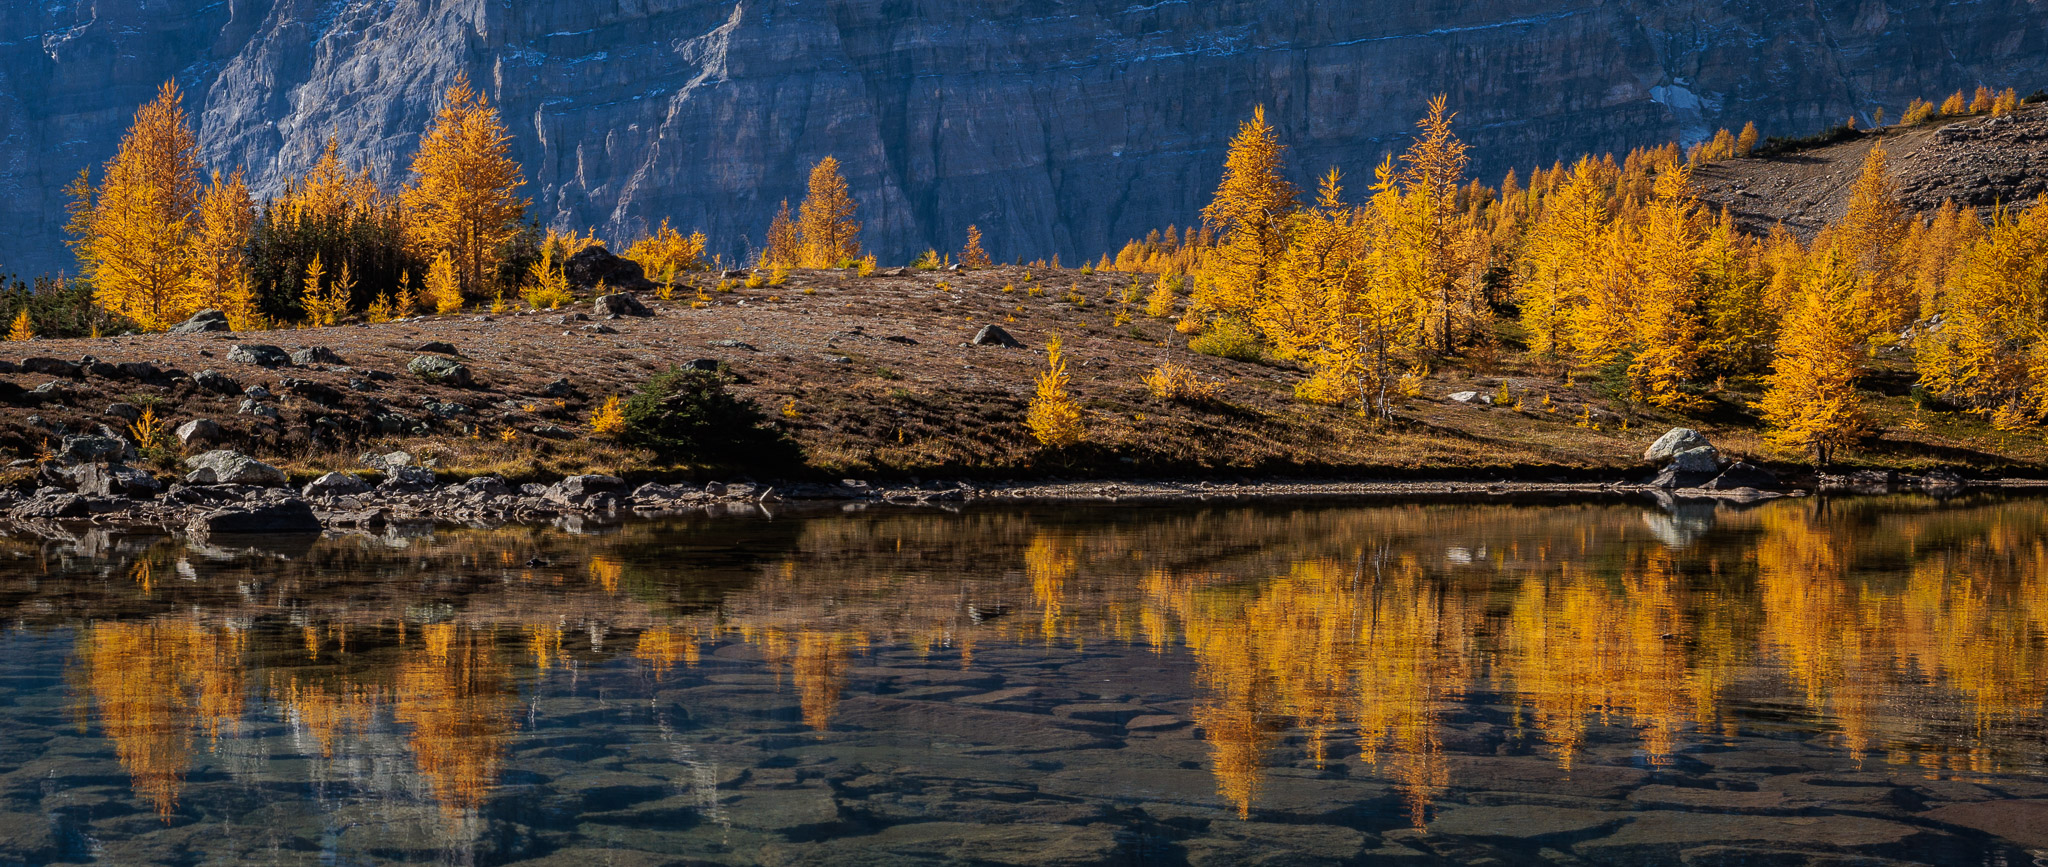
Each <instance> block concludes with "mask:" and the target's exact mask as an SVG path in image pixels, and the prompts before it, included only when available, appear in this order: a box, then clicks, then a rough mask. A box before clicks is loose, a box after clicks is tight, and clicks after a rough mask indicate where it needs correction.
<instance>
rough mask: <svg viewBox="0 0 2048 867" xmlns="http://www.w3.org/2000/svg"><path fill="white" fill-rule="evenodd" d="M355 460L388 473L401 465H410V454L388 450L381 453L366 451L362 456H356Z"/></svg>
mask: <svg viewBox="0 0 2048 867" xmlns="http://www.w3.org/2000/svg"><path fill="white" fill-rule="evenodd" d="M356 462H357V463H359V464H362V465H363V466H366V467H369V468H370V469H373V470H377V471H379V472H382V473H384V474H385V475H390V474H391V473H393V472H396V471H398V470H399V469H400V468H402V467H409V466H412V454H411V453H409V452H388V453H385V454H381V455H380V454H373V453H366V454H364V455H363V456H362V457H359V458H357V459H356Z"/></svg>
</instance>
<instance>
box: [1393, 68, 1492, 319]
mask: <svg viewBox="0 0 2048 867" xmlns="http://www.w3.org/2000/svg"><path fill="white" fill-rule="evenodd" d="M1447 104H1448V100H1447V98H1446V97H1445V96H1444V95H1443V94H1438V95H1437V96H1436V97H1435V98H1433V99H1431V100H1430V101H1429V111H1428V113H1427V114H1425V115H1423V118H1422V119H1421V120H1419V121H1416V123H1415V126H1416V128H1417V129H1418V130H1419V131H1420V135H1418V136H1416V138H1415V141H1414V143H1413V144H1411V145H1410V146H1409V147H1408V150H1407V151H1406V152H1404V153H1402V154H1401V160H1400V162H1401V174H1400V182H1401V193H1402V195H1403V196H1405V197H1407V198H1409V199H1412V200H1414V204H1413V205H1412V206H1411V208H1412V210H1414V211H1415V212H1416V213H1417V215H1418V217H1419V220H1418V221H1417V222H1416V224H1415V225H1414V229H1413V234H1412V237H1410V238H1409V239H1407V240H1408V243H1409V246H1410V255H1414V256H1416V257H1418V263H1417V264H1418V267H1419V269H1420V274H1421V279H1422V281H1423V284H1424V291H1425V292H1426V293H1427V295H1426V297H1427V300H1428V302H1429V314H1428V315H1429V320H1428V322H1426V323H1425V325H1424V329H1423V336H1424V339H1425V340H1426V341H1427V343H1428V346H1429V348H1430V349H1432V350H1434V351H1437V352H1447V351H1449V350H1450V349H1451V348H1452V346H1453V344H1455V343H1456V342H1457V341H1458V340H1459V339H1460V338H1461V337H1462V336H1463V335H1464V334H1466V333H1469V332H1471V331H1473V330H1475V329H1476V327H1477V322H1478V320H1479V319H1480V318H1481V317H1482V316H1483V315H1484V311H1483V309H1482V305H1481V304H1480V298H1479V296H1478V292H1477V291H1476V290H1477V288H1478V287H1476V286H1475V285H1473V283H1472V281H1470V280H1467V279H1465V278H1466V277H1467V276H1468V275H1467V274H1466V266H1467V265H1468V264H1469V262H1470V259H1471V256H1470V254H1469V251H1468V244H1469V241H1470V237H1469V235H1470V232H1469V230H1470V226H1469V225H1468V223H1467V222H1466V221H1465V219H1464V215H1463V213H1462V212H1461V211H1460V210H1459V209H1458V188H1459V187H1460V186H1462V185H1463V184H1464V182H1465V165H1466V163H1467V161H1468V159H1469V158H1468V157H1467V155H1466V145H1465V143H1464V142H1463V141H1460V140H1459V139H1458V137H1457V135H1456V134H1454V133H1452V132H1451V121H1452V120H1453V119H1455V118H1456V117H1457V115H1456V114H1455V113H1453V112H1450V111H1449V110H1448V109H1447Z"/></svg>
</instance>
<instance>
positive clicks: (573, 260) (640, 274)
mask: <svg viewBox="0 0 2048 867" xmlns="http://www.w3.org/2000/svg"><path fill="white" fill-rule="evenodd" d="M562 276H563V277H565V278H567V279H568V281H569V285H571V286H574V287H576V288H578V289H590V288H592V287H595V286H596V285H597V284H599V283H603V284H604V285H605V286H607V287H609V288H612V289H626V290H632V291H639V292H646V291H649V290H652V289H653V288H654V281H653V280H649V279H647V272H646V270H645V269H643V268H641V267H640V263H638V262H635V261H633V260H631V259H627V258H623V257H620V256H618V255H616V254H614V253H612V251H610V250H607V249H605V247H604V245H603V244H597V245H594V246H590V247H585V248H583V249H582V250H578V251H577V252H576V255H574V256H570V257H569V260H568V261H567V262H563V263H562Z"/></svg>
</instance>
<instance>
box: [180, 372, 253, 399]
mask: <svg viewBox="0 0 2048 867" xmlns="http://www.w3.org/2000/svg"><path fill="white" fill-rule="evenodd" d="M192 384H193V385H196V386H198V387H199V390H200V391H206V392H212V393H214V394H241V393H242V384H241V383H239V382H236V381H235V380H234V378H233V377H230V376H228V375H227V374H225V373H222V372H220V371H218V370H202V371H199V372H198V373H195V374H193V375H192Z"/></svg>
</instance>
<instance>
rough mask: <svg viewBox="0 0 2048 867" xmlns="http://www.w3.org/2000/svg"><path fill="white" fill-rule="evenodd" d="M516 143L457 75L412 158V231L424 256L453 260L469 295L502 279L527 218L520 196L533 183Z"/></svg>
mask: <svg viewBox="0 0 2048 867" xmlns="http://www.w3.org/2000/svg"><path fill="white" fill-rule="evenodd" d="M511 143H512V136H511V134H510V133H508V132H506V130H505V125H504V123H503V122H502V121H501V120H499V118H498V111H497V109H495V108H493V107H492V106H491V102H490V99H489V98H488V97H486V96H484V95H482V94H480V93H478V92H477V91H476V90H475V89H474V88H472V87H470V84H469V79H468V77H467V76H458V77H457V78H456V80H455V84H454V85H453V86H452V87H449V88H448V91H447V93H446V95H445V96H444V97H443V99H442V102H441V111H440V115H439V116H438V117H437V118H436V119H435V121H434V124H433V126H431V127H429V128H428V130H427V133H426V135H425V136H424V137H422V138H421V139H420V149H419V153H418V155H416V156H415V157H413V161H412V174H413V179H412V184H411V185H410V186H408V187H406V188H405V192H404V194H403V198H404V202H405V209H406V218H407V230H408V231H407V234H408V235H409V237H410V238H411V241H412V243H413V245H414V246H415V248H416V249H417V250H418V251H419V253H420V255H421V256H422V257H423V258H427V259H436V258H438V257H439V256H440V255H441V254H443V253H445V254H447V255H448V257H449V261H450V263H451V264H452V265H453V267H454V276H455V285H456V286H457V287H459V290H460V292H461V293H462V294H463V295H466V296H477V295H481V294H483V293H484V292H485V290H486V289H488V288H489V286H490V285H491V284H494V283H496V282H497V281H498V279H499V278H498V270H499V266H500V264H501V263H502V262H503V260H504V257H505V247H506V244H507V243H508V242H510V241H511V240H512V238H513V236H514V235H516V234H518V231H519V220H520V218H521V217H522V216H524V215H525V213H526V206H527V202H526V200H525V199H522V198H519V196H518V192H519V188H520V187H522V186H525V185H526V181H525V180H524V179H523V178H521V177H520V170H519V164H518V163H517V162H514V161H513V159H512V145H511ZM437 300H438V299H437ZM443 303H445V302H443ZM457 304H458V305H459V304H460V301H459V299H458V301H457Z"/></svg>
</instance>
